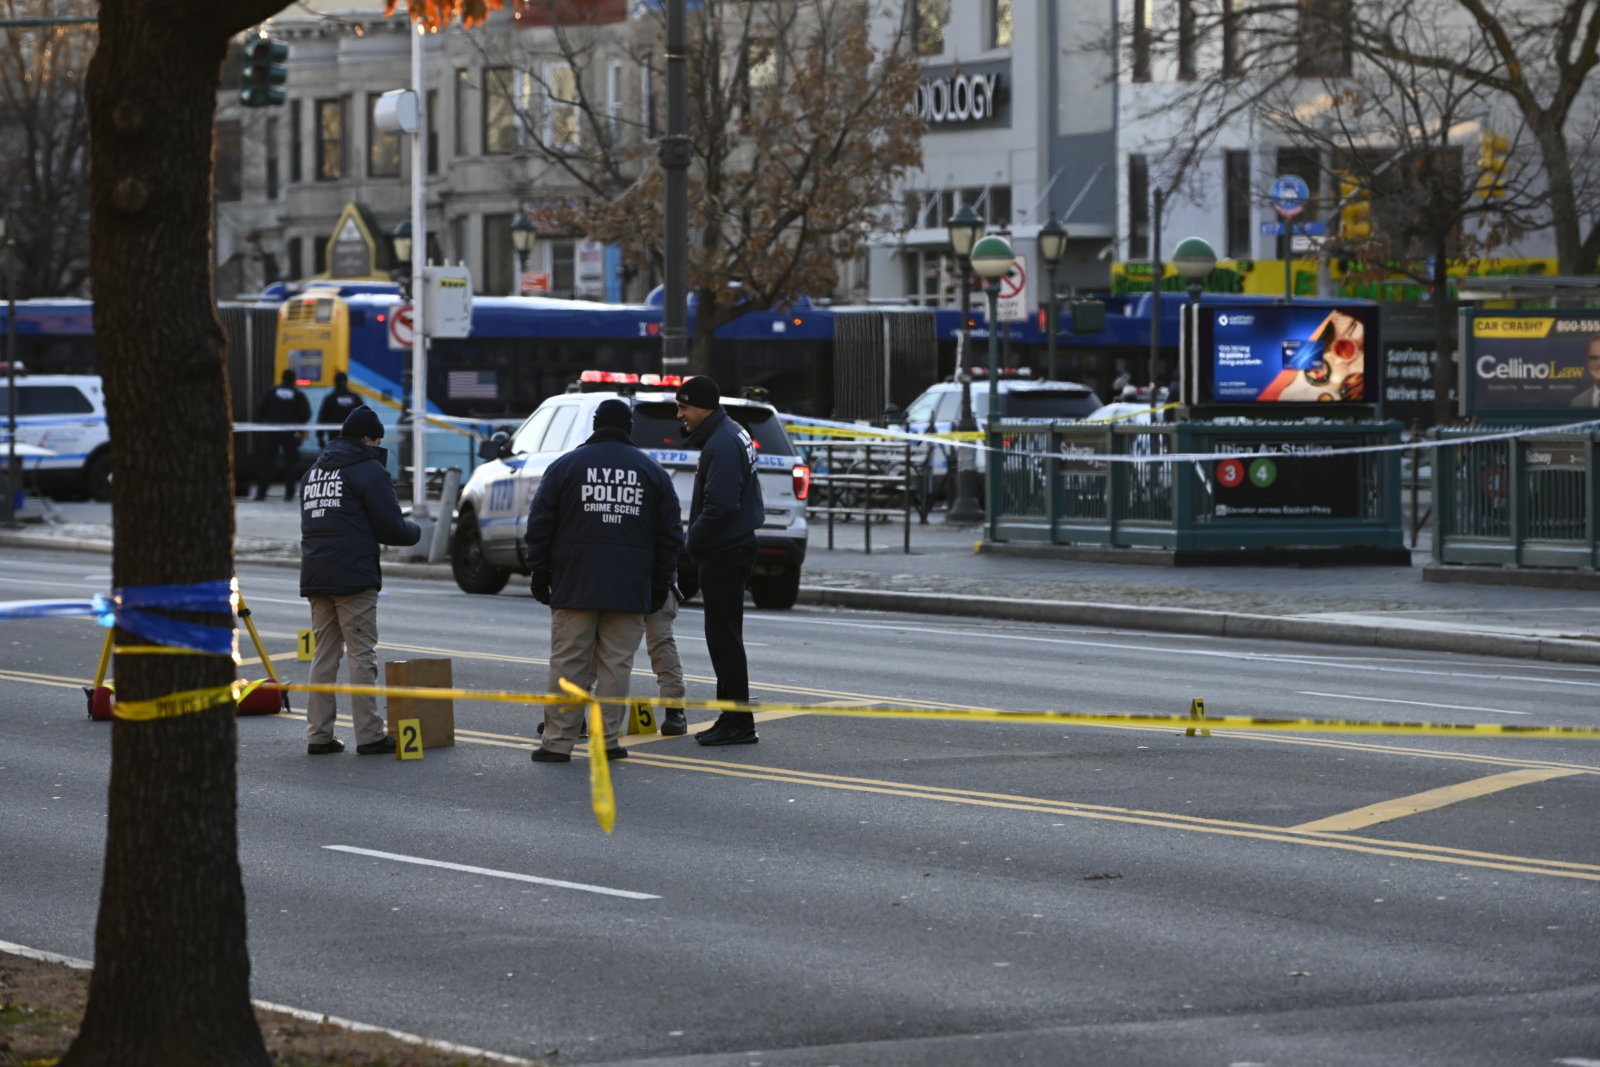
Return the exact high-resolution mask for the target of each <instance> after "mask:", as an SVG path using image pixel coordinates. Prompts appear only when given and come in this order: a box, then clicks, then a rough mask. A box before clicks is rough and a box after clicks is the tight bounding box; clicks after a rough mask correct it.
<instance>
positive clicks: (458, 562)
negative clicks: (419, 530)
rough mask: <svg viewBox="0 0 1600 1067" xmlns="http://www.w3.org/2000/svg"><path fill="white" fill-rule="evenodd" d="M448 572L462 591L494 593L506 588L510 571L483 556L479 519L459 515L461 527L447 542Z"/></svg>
mask: <svg viewBox="0 0 1600 1067" xmlns="http://www.w3.org/2000/svg"><path fill="white" fill-rule="evenodd" d="M450 573H451V574H453V575H454V576H455V580H456V585H458V586H460V587H461V591H462V592H464V593H476V594H479V595H481V596H493V595H494V594H496V593H498V592H499V591H500V590H502V589H504V588H505V587H506V582H508V581H510V580H511V572H510V571H508V570H506V569H505V568H503V567H496V566H494V565H493V564H492V563H490V562H489V561H488V560H486V559H484V558H483V541H482V540H481V539H480V538H479V536H478V522H477V519H476V518H474V517H473V516H472V515H470V514H463V515H462V516H461V522H460V529H458V530H457V531H456V536H455V538H454V540H453V541H452V542H451V545H450Z"/></svg>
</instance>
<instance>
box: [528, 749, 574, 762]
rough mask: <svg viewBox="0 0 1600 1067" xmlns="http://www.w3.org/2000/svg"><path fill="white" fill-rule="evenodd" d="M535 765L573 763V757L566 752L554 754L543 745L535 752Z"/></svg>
mask: <svg viewBox="0 0 1600 1067" xmlns="http://www.w3.org/2000/svg"><path fill="white" fill-rule="evenodd" d="M533 762H535V763H571V762H572V756H571V755H570V754H568V753H566V752H554V751H552V750H550V749H548V748H545V747H544V746H543V745H541V746H540V747H538V748H536V749H534V750H533Z"/></svg>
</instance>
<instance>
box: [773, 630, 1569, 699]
mask: <svg viewBox="0 0 1600 1067" xmlns="http://www.w3.org/2000/svg"><path fill="white" fill-rule="evenodd" d="M745 622H746V623H747V624H748V623H759V622H776V623H791V624H794V623H798V624H804V625H815V626H837V627H842V628H846V629H859V630H895V631H898V632H901V633H911V634H931V635H933V636H936V637H962V638H973V637H981V638H987V639H990V640H994V641H1021V642H1027V643H1031V644H1043V645H1070V646H1074V647H1079V648H1108V649H1113V650H1116V651H1122V652H1160V653H1166V654H1168V655H1177V656H1205V657H1209V658H1212V659H1229V660H1248V661H1251V662H1256V663H1285V664H1291V665H1303V666H1316V667H1327V666H1338V667H1339V668H1340V669H1341V670H1361V671H1372V672H1377V673H1380V674H1416V675H1421V676H1424V677H1436V678H1469V679H1473V680H1475V681H1496V682H1542V683H1545V684H1547V685H1576V686H1584V687H1590V688H1600V681H1593V682H1586V681H1578V680H1576V679H1566V678H1541V677H1537V676H1529V675H1518V674H1491V673H1485V672H1482V671H1429V670H1422V669H1420V668H1417V667H1385V666H1381V665H1378V664H1373V663H1363V662H1360V661H1359V659H1358V657H1356V656H1353V655H1352V656H1346V655H1327V656H1314V655H1310V654H1308V653H1299V654H1294V653H1284V654H1282V655H1269V654H1267V653H1262V652H1228V651H1223V650H1221V649H1208V648H1180V647H1177V646H1174V645H1146V644H1138V643H1134V642H1123V641H1086V640H1082V639H1077V638H1070V637H1040V636H1036V635H1033V634H1013V633H1001V632H996V631H994V630H988V629H970V630H949V629H942V628H939V627H934V626H907V625H903V624H897V623H872V622H846V621H844V620H842V619H820V618H817V617H815V616H812V615H795V616H788V617H785V616H782V615H765V614H749V615H746V616H745ZM1059 625H1062V626H1068V625H1071V624H1070V623H1061V624H1059ZM1174 636H1175V637H1185V636H1187V637H1189V638H1191V639H1192V638H1199V637H1203V636H1206V635H1201V634H1190V635H1181V634H1175V635H1174ZM1220 640H1230V639H1229V638H1220ZM1232 640H1237V638H1234V639H1232ZM1541 669H1543V668H1541ZM1551 669H1558V665H1556V664H1552V665H1551ZM1559 669H1563V670H1570V669H1571V668H1570V667H1564V666H1563V667H1560V668H1559ZM1590 670H1593V668H1590Z"/></svg>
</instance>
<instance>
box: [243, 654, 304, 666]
mask: <svg viewBox="0 0 1600 1067" xmlns="http://www.w3.org/2000/svg"><path fill="white" fill-rule="evenodd" d="M295 655H296V653H294V652H279V653H277V654H276V655H273V656H270V657H268V658H269V659H271V660H273V661H274V662H276V661H277V660H280V659H294V658H295ZM260 664H261V657H260V656H251V657H250V658H249V659H242V660H240V661H239V666H241V667H256V666H259V665H260Z"/></svg>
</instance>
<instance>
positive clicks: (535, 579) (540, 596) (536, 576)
mask: <svg viewBox="0 0 1600 1067" xmlns="http://www.w3.org/2000/svg"><path fill="white" fill-rule="evenodd" d="M528 588H529V589H530V590H532V591H533V599H535V600H537V601H538V602H539V603H541V604H544V605H546V606H548V605H549V603H550V572H549V571H534V572H533V575H532V576H531V577H530V578H529V579H528Z"/></svg>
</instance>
